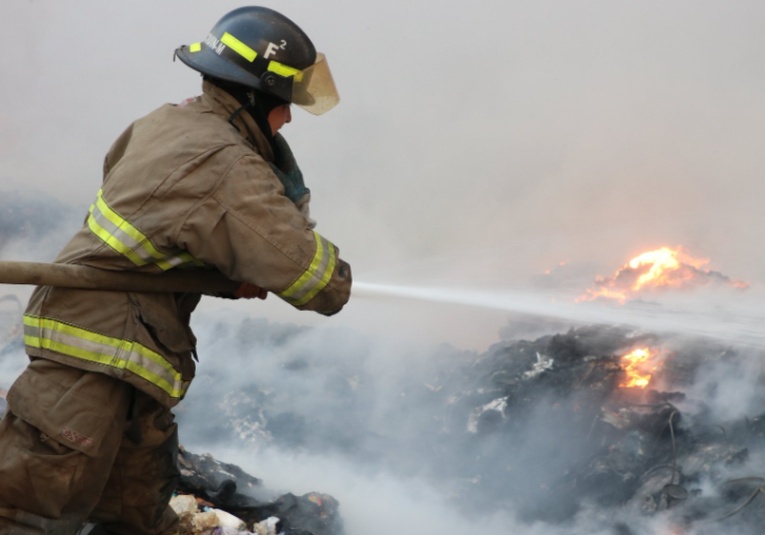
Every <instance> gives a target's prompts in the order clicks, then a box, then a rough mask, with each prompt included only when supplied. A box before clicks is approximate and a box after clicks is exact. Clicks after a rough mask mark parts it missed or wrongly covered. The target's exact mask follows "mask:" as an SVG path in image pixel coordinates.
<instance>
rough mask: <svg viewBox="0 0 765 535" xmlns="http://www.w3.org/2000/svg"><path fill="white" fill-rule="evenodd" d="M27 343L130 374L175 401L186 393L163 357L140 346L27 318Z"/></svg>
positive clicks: (25, 320) (36, 318)
mask: <svg viewBox="0 0 765 535" xmlns="http://www.w3.org/2000/svg"><path fill="white" fill-rule="evenodd" d="M24 343H25V344H26V345H27V346H29V347H34V348H39V349H49V350H51V351H55V352H57V353H61V354H63V355H68V356H70V357H75V358H78V359H82V360H87V361H90V362H97V363H99V364H103V365H105V366H109V367H111V368H115V369H118V370H128V371H131V372H133V373H135V374H136V375H138V376H140V377H142V378H144V379H146V380H147V381H149V382H150V383H152V384H153V385H155V386H157V387H158V388H160V389H161V390H163V391H164V392H166V393H167V394H168V395H169V396H170V397H173V398H180V397H182V396H183V394H184V393H185V389H184V386H183V380H182V378H181V374H180V373H178V371H176V370H175V369H174V368H173V367H172V366H171V365H170V363H168V362H167V361H166V360H165V359H164V358H163V357H162V355H160V354H159V353H157V352H155V351H152V350H151V349H149V348H148V347H146V346H143V345H141V344H139V343H138V342H133V341H131V340H121V339H119V338H111V337H109V336H104V335H102V334H98V333H94V332H91V331H87V330H85V329H82V328H80V327H75V326H74V325H70V324H68V323H63V322H60V321H56V320H53V319H50V318H41V317H39V316H32V315H25V316H24Z"/></svg>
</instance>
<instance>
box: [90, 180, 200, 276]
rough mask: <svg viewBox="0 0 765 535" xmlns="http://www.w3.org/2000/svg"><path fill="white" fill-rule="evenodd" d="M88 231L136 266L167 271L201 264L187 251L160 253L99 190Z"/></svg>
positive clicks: (91, 208) (91, 210)
mask: <svg viewBox="0 0 765 535" xmlns="http://www.w3.org/2000/svg"><path fill="white" fill-rule="evenodd" d="M88 227H89V228H90V230H91V231H92V232H93V234H95V235H96V236H98V237H99V238H100V239H101V241H103V242H104V243H106V244H107V245H108V246H109V247H111V248H112V249H114V250H115V251H116V252H118V253H120V254H122V255H124V256H126V257H127V258H129V259H130V261H131V262H133V263H134V264H135V265H136V266H144V265H146V264H150V263H153V264H156V265H157V266H158V267H159V268H161V269H163V270H168V269H171V268H174V267H178V266H180V265H183V264H190V263H193V264H198V263H199V262H197V261H196V260H195V259H194V258H193V257H192V256H191V255H190V254H189V253H187V252H185V251H176V252H174V253H172V254H165V253H162V252H160V251H159V250H157V248H156V247H154V244H153V243H151V240H149V238H148V237H147V236H146V235H145V234H143V233H142V232H141V231H140V230H138V229H137V228H136V227H134V226H133V225H131V224H130V222H128V221H127V220H126V219H124V218H123V217H122V216H120V215H119V214H118V213H117V212H116V211H114V210H112V208H111V207H110V206H109V205H108V204H107V203H106V201H105V200H104V198H103V190H102V189H101V190H98V197H97V198H96V202H95V203H93V204H92V205H91V207H90V215H89V216H88Z"/></svg>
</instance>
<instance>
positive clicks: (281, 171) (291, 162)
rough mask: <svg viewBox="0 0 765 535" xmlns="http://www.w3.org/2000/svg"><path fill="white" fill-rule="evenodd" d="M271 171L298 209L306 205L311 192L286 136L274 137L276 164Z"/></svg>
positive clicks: (278, 135)
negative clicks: (306, 185) (304, 181)
mask: <svg viewBox="0 0 765 535" xmlns="http://www.w3.org/2000/svg"><path fill="white" fill-rule="evenodd" d="M271 169H272V170H273V172H274V174H276V176H277V177H278V178H279V180H280V181H281V183H282V185H283V186H284V194H285V195H286V196H287V197H288V198H289V199H290V200H291V201H292V202H294V203H295V205H296V206H297V207H298V208H301V205H306V204H307V202H308V199H309V198H310V197H309V196H310V193H311V190H309V189H308V188H307V187H305V184H304V183H303V173H302V172H301V171H300V168H299V167H298V164H297V162H296V161H295V156H293V154H292V149H290V146H289V144H287V140H286V139H284V136H282V135H281V134H279V133H277V134H276V135H275V136H274V162H273V163H271Z"/></svg>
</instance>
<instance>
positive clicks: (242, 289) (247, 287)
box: [234, 282, 268, 299]
mask: <svg viewBox="0 0 765 535" xmlns="http://www.w3.org/2000/svg"><path fill="white" fill-rule="evenodd" d="M234 297H235V298H236V299H252V298H253V297H257V298H258V299H265V298H266V297H268V291H267V290H264V289H263V288H261V287H260V286H255V285H254V284H248V283H246V282H243V283H242V284H240V285H239V288H237V289H236V290H234Z"/></svg>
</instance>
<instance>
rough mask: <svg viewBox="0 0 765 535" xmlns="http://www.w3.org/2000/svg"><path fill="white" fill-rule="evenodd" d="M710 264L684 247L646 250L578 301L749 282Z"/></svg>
mask: <svg viewBox="0 0 765 535" xmlns="http://www.w3.org/2000/svg"><path fill="white" fill-rule="evenodd" d="M707 264H709V259H706V258H695V257H693V256H692V255H690V254H689V253H687V252H686V251H684V250H683V249H682V248H681V247H677V248H675V249H671V248H669V247H661V248H659V249H656V250H653V251H646V252H644V253H642V254H639V255H638V256H636V257H635V258H633V259H632V260H630V261H629V262H628V263H627V264H626V265H624V266H623V267H621V268H619V269H618V270H617V271H616V273H614V274H613V276H611V277H598V278H597V279H596V280H595V287H594V288H590V289H588V290H587V292H586V293H585V294H584V295H582V296H580V297H579V298H578V301H593V300H596V299H606V300H615V301H618V302H619V303H624V302H625V301H627V300H628V299H634V298H636V297H640V296H641V295H644V294H650V293H655V292H657V291H661V290H666V289H675V290H686V289H691V288H696V287H699V286H704V285H709V284H718V285H725V286H732V287H733V288H738V289H744V288H746V287H747V286H748V284H747V283H745V282H743V281H739V280H733V279H731V278H729V277H727V276H726V275H723V274H722V273H720V272H717V271H711V270H708V269H706V268H705V266H706V265H707Z"/></svg>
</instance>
